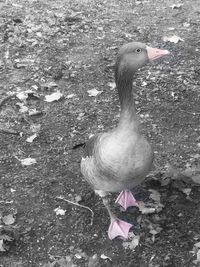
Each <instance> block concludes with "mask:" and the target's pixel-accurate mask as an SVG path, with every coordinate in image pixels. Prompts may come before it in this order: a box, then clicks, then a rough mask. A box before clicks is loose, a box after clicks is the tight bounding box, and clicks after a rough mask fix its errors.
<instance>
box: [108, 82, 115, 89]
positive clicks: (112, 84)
mask: <svg viewBox="0 0 200 267" xmlns="http://www.w3.org/2000/svg"><path fill="white" fill-rule="evenodd" d="M108 86H109V87H110V90H114V89H115V88H116V83H115V82H109V83H108Z"/></svg>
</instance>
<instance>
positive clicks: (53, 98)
mask: <svg viewBox="0 0 200 267" xmlns="http://www.w3.org/2000/svg"><path fill="white" fill-rule="evenodd" d="M61 97H63V94H62V93H61V92H60V91H57V92H55V93H52V94H51V95H46V96H45V101H46V102H53V101H57V100H59V99H60V98H61Z"/></svg>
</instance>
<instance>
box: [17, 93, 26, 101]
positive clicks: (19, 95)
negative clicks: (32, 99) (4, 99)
mask: <svg viewBox="0 0 200 267" xmlns="http://www.w3.org/2000/svg"><path fill="white" fill-rule="evenodd" d="M16 97H17V98H18V99H19V100H22V101H25V100H26V99H27V98H28V93H27V92H19V93H17V94H16Z"/></svg>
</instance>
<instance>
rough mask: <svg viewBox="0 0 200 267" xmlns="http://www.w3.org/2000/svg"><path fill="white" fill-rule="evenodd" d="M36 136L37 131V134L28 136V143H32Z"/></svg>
mask: <svg viewBox="0 0 200 267" xmlns="http://www.w3.org/2000/svg"><path fill="white" fill-rule="evenodd" d="M36 137H37V134H36V133H35V134H33V135H31V136H29V137H28V138H26V142H28V143H32V142H33V140H34V139H35V138H36Z"/></svg>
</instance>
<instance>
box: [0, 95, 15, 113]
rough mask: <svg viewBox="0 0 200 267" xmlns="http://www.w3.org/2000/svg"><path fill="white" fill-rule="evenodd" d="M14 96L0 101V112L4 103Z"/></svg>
mask: <svg viewBox="0 0 200 267" xmlns="http://www.w3.org/2000/svg"><path fill="white" fill-rule="evenodd" d="M13 96H15V95H9V96H6V97H4V98H3V99H2V100H1V101H0V110H1V109H2V106H3V105H4V104H5V103H6V101H8V100H9V99H10V98H12V97H13Z"/></svg>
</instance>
